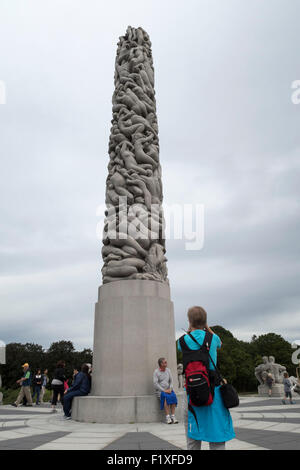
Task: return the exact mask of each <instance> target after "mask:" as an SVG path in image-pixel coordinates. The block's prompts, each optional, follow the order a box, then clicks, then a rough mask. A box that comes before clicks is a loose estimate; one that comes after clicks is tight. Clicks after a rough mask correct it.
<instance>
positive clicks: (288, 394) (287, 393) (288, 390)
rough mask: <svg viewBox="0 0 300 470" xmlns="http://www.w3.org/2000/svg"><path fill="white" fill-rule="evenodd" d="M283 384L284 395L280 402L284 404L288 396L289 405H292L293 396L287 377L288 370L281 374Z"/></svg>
mask: <svg viewBox="0 0 300 470" xmlns="http://www.w3.org/2000/svg"><path fill="white" fill-rule="evenodd" d="M283 377H284V378H283V386H284V397H283V399H282V404H283V405H285V400H286V399H287V398H289V400H290V405H293V404H294V402H293V397H292V384H291V381H290V379H289V374H288V372H284V374H283Z"/></svg>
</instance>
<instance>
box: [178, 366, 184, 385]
mask: <svg viewBox="0 0 300 470" xmlns="http://www.w3.org/2000/svg"><path fill="white" fill-rule="evenodd" d="M177 375H178V388H183V364H180V363H179V364H178V365H177Z"/></svg>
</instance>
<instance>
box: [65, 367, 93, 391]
mask: <svg viewBox="0 0 300 470" xmlns="http://www.w3.org/2000/svg"><path fill="white" fill-rule="evenodd" d="M90 390H91V381H90V377H89V376H88V375H87V374H84V373H83V372H78V374H76V375H75V378H74V383H73V385H72V386H71V387H70V388H69V390H68V393H69V392H75V391H79V392H80V393H82V394H83V395H87V394H88V393H90Z"/></svg>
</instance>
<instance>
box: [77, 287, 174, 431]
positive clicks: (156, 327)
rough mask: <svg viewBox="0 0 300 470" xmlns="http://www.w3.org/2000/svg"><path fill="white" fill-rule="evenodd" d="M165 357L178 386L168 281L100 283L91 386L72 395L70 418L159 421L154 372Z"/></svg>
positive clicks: (140, 421)
mask: <svg viewBox="0 0 300 470" xmlns="http://www.w3.org/2000/svg"><path fill="white" fill-rule="evenodd" d="M159 357H165V358H166V359H167V361H168V367H169V368H170V369H171V372H172V375H173V380H174V387H175V392H176V386H177V363H176V345H175V325H174V313H173V303H172V302H171V300H170V288H169V285H168V284H167V283H162V282H156V281H148V280H123V281H115V282H110V283H108V284H104V285H103V286H101V287H100V288H99V300H98V303H97V304H96V309H95V329H94V356H93V375H92V390H91V394H90V395H89V396H87V397H80V398H76V399H74V403H73V407H72V418H73V419H75V420H78V421H84V422H97V423H130V422H137V423H144V422H145V423H147V422H157V421H161V420H162V413H161V412H160V411H159V402H158V399H157V398H156V397H155V396H154V394H153V393H154V389H153V372H154V369H155V368H156V367H158V365H157V360H158V358H159Z"/></svg>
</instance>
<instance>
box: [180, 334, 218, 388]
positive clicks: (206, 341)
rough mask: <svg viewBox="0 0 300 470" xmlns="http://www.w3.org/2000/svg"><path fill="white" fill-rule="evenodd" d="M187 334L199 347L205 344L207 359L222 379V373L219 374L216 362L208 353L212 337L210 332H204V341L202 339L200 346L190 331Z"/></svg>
mask: <svg viewBox="0 0 300 470" xmlns="http://www.w3.org/2000/svg"><path fill="white" fill-rule="evenodd" d="M188 335H189V336H190V338H192V339H193V340H194V341H195V343H197V344H198V346H200V347H203V346H204V347H205V346H206V348H207V352H208V356H209V359H210V360H211V362H212V365H213V366H214V368H215V371H216V372H217V374H218V376H219V379H220V380H221V381H222V380H223V377H222V375H221V373H220V371H219V369H218V368H217V366H216V364H215V363H214V361H213V359H212V357H211V355H210V354H209V349H210V345H211V342H212V337H213V335H212V334H211V333H209V331H207V332H206V334H205V337H204V341H203V344H202V346H201V345H200V344H199V343H198V341H197V340H196V338H194V336H193V335H192V334H191V333H189V332H188Z"/></svg>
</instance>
